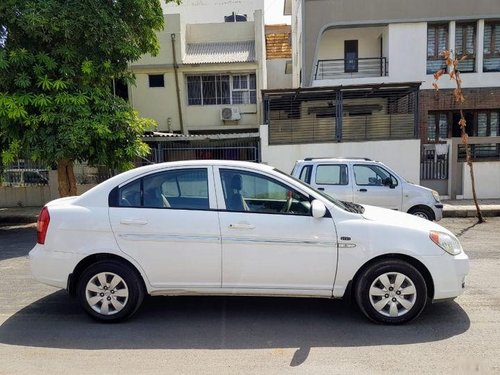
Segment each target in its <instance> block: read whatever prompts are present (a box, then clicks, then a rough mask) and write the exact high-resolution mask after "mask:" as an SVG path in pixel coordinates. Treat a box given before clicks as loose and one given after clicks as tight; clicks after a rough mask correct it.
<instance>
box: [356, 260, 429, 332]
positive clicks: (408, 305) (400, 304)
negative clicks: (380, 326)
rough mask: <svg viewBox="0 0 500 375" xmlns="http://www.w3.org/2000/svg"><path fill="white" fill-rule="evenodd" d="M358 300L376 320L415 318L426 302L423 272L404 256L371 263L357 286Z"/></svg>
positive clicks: (406, 319)
mask: <svg viewBox="0 0 500 375" xmlns="http://www.w3.org/2000/svg"><path fill="white" fill-rule="evenodd" d="M355 297H356V302H357V304H358V306H359V308H360V310H361V311H362V312H363V314H365V315H366V316H367V317H368V318H369V319H371V320H373V321H374V322H377V323H384V324H403V323H406V322H409V321H410V320H413V319H415V318H416V317H417V316H419V315H420V313H421V312H422V311H423V309H424V307H425V305H426V303H427V285H426V283H425V280H424V278H423V276H422V274H421V273H420V272H419V271H418V270H417V269H416V268H415V267H413V266H412V265H411V264H409V263H407V262H404V261H401V260H397V259H394V260H384V261H381V262H378V263H375V264H373V265H371V266H369V267H368V268H367V269H366V270H364V271H363V273H362V274H361V275H360V277H359V279H358V281H357V283H356V288H355Z"/></svg>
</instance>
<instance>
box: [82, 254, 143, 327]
mask: <svg viewBox="0 0 500 375" xmlns="http://www.w3.org/2000/svg"><path fill="white" fill-rule="evenodd" d="M78 299H79V301H80V304H81V305H82V306H83V308H84V309H85V311H86V312H87V313H88V314H89V315H90V316H91V317H92V318H94V319H96V320H99V321H102V322H118V321H122V320H125V319H127V318H129V317H131V316H132V315H133V314H134V313H135V312H136V311H137V310H138V309H139V307H140V306H141V304H142V300H143V299H144V288H143V285H142V280H140V279H139V277H138V276H137V273H136V272H135V270H133V269H132V268H131V267H130V266H128V265H127V264H125V263H122V262H117V261H113V260H106V261H101V262H97V263H94V264H92V265H91V266H89V267H88V268H87V269H86V270H85V271H84V272H83V273H82V275H81V277H80V280H79V283H78Z"/></svg>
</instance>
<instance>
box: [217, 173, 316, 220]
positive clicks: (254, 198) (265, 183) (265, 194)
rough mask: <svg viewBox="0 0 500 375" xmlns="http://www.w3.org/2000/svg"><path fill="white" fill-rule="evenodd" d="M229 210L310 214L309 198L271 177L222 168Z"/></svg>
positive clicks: (223, 184)
mask: <svg viewBox="0 0 500 375" xmlns="http://www.w3.org/2000/svg"><path fill="white" fill-rule="evenodd" d="M220 176H221V181H222V188H223V192H224V200H225V204H226V209H227V210H229V211H250V212H261V213H284V214H285V213H286V214H296V215H309V213H310V208H311V204H310V201H309V197H307V196H305V195H304V194H302V193H299V192H296V191H295V190H293V189H291V188H290V187H289V186H287V185H285V184H282V183H281V182H279V181H276V180H274V179H272V178H269V177H267V176H264V175H260V174H257V173H252V172H245V171H240V170H231V169H221V171H220Z"/></svg>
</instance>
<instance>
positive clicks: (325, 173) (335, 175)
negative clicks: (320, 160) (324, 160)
mask: <svg viewBox="0 0 500 375" xmlns="http://www.w3.org/2000/svg"><path fill="white" fill-rule="evenodd" d="M315 182H316V184H318V185H348V184H349V177H348V175H347V165H345V164H325V165H318V166H317V167H316V178H315Z"/></svg>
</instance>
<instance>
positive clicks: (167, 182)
mask: <svg viewBox="0 0 500 375" xmlns="http://www.w3.org/2000/svg"><path fill="white" fill-rule="evenodd" d="M143 184H144V206H145V207H164V208H181V209H208V208H209V201H208V173H207V170H206V169H205V168H201V169H182V170H173V171H168V172H162V173H157V174H154V175H151V176H146V177H144V182H143Z"/></svg>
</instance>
